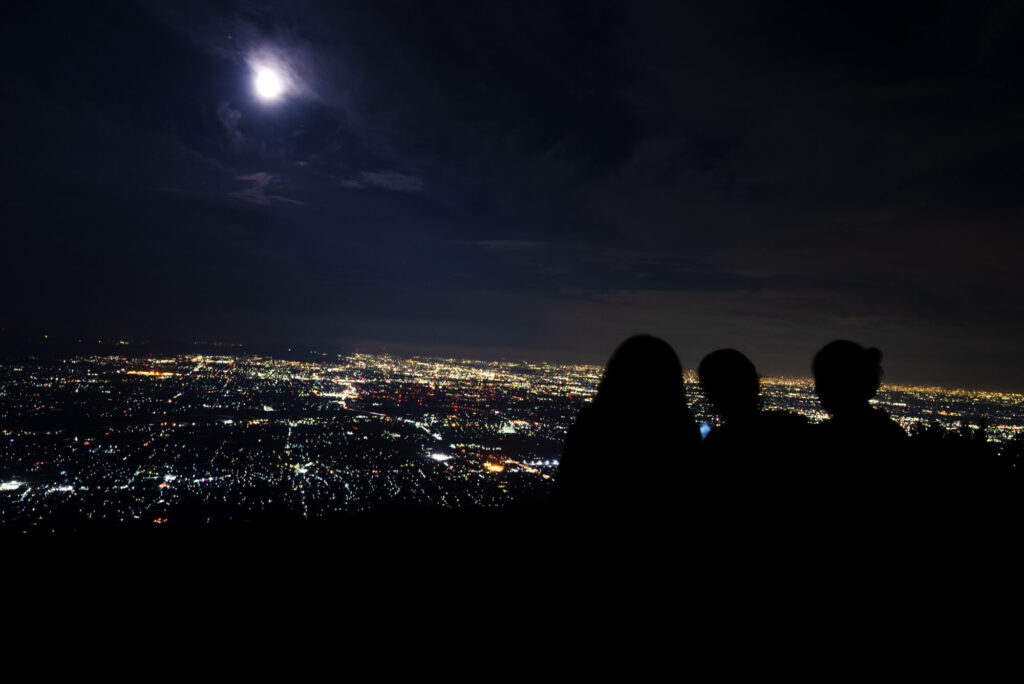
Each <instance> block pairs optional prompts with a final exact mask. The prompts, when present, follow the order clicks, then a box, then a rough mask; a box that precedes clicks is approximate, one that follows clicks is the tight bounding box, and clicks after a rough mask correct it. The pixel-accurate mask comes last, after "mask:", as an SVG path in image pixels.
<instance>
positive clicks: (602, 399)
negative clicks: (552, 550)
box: [554, 335, 700, 511]
mask: <svg viewBox="0 0 1024 684" xmlns="http://www.w3.org/2000/svg"><path fill="white" fill-rule="evenodd" d="M699 443H700V436H699V432H698V430H697V426H696V423H695V422H694V421H693V417H692V416H691V415H690V412H689V409H688V408H687V406H686V391H685V385H684V384H683V377H682V366H681V364H680V363H679V358H678V357H677V356H676V353H675V351H674V350H673V349H672V347H671V346H670V345H669V344H668V343H667V342H665V341H664V340H661V339H658V338H656V337H651V336H649V335H637V336H635V337H631V338H629V339H628V340H626V341H625V342H623V343H622V344H621V345H620V346H619V348H618V349H616V351H615V353H614V354H613V355H612V357H611V359H610V360H609V361H608V365H607V366H606V367H605V372H604V376H603V378H602V380H601V384H600V386H599V387H598V391H597V395H596V396H595V397H594V401H593V403H591V404H590V405H589V406H587V407H585V408H584V409H583V410H581V411H580V413H579V415H578V416H577V419H576V421H575V423H574V424H573V426H572V428H570V430H569V433H568V435H567V436H566V440H565V446H564V450H563V453H562V459H561V462H560V464H559V469H558V473H557V475H556V477H555V487H554V498H555V501H556V503H558V504H559V505H562V506H565V507H569V508H576V509H589V510H608V511H611V510H621V511H628V510H638V509H649V508H659V507H665V506H670V505H672V499H673V498H674V494H673V492H674V489H675V488H677V487H678V486H679V476H680V472H681V470H682V467H683V466H682V460H683V459H684V457H685V456H686V455H687V454H692V453H693V452H694V451H695V450H696V448H697V447H698V446H699Z"/></svg>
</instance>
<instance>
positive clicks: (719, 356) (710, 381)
mask: <svg viewBox="0 0 1024 684" xmlns="http://www.w3.org/2000/svg"><path fill="white" fill-rule="evenodd" d="M697 374H698V376H699V377H700V386H701V388H702V389H703V390H704V394H705V395H706V396H707V398H708V401H710V402H711V405H712V406H713V407H714V409H715V411H716V412H717V413H718V415H720V416H721V417H722V418H723V419H724V420H727V421H728V420H733V419H736V418H741V417H743V416H746V415H750V414H752V413H754V412H755V411H757V407H758V393H759V392H760V383H759V381H758V379H757V371H756V370H755V369H754V364H752V363H751V362H750V359H748V358H747V357H746V356H744V355H743V354H741V353H740V352H738V351H736V350H735V349H719V350H717V351H713V352H711V353H710V354H708V355H707V356H705V357H704V358H703V359H702V360H701V362H700V366H699V367H698V369H697Z"/></svg>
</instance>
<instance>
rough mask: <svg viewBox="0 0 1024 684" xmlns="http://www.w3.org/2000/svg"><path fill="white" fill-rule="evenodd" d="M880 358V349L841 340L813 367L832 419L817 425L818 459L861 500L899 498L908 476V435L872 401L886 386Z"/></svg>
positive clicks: (824, 351) (822, 353) (820, 395)
mask: <svg viewBox="0 0 1024 684" xmlns="http://www.w3.org/2000/svg"><path fill="white" fill-rule="evenodd" d="M881 360H882V352H880V351H879V350H878V349H875V348H870V349H865V348H864V347H862V346H860V345H859V344H857V343H855V342H850V341H849V340H836V341H835V342H830V343H828V344H826V345H825V346H824V347H822V348H821V350H820V351H819V352H818V353H817V354H816V355H815V357H814V363H813V366H812V367H813V371H814V388H815V391H816V392H817V394H818V399H819V400H820V401H821V405H822V407H823V408H824V409H825V410H826V411H827V412H828V413H829V415H830V416H831V417H830V418H829V420H826V421H825V422H823V423H821V424H820V425H818V426H816V432H817V437H818V438H817V440H816V444H817V449H818V452H819V453H818V460H819V462H820V464H821V466H822V467H823V469H824V472H827V473H830V474H831V475H832V476H833V478H834V482H835V484H836V485H837V486H839V487H841V488H842V489H843V490H844V491H846V492H850V493H852V492H858V493H859V494H858V496H860V495H863V496H865V497H868V496H870V495H872V494H878V493H881V492H888V493H894V494H895V493H896V491H895V489H901V488H903V487H905V485H906V482H907V480H908V476H909V468H910V464H909V457H908V454H907V453H906V451H907V450H906V443H907V433H906V432H904V430H903V428H901V427H900V426H899V425H898V424H897V423H896V422H895V421H893V419H892V418H890V417H889V416H888V415H886V413H885V411H883V410H882V409H881V408H876V407H873V406H872V405H871V403H870V401H871V399H872V398H873V397H874V396H875V394H876V393H877V392H878V388H879V385H880V383H881V377H882V367H881ZM894 488H895V489H894ZM903 494H907V492H906V491H905V490H904V492H903Z"/></svg>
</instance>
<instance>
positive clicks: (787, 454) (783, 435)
mask: <svg viewBox="0 0 1024 684" xmlns="http://www.w3.org/2000/svg"><path fill="white" fill-rule="evenodd" d="M698 375H699V377H700V384H701V389H702V390H703V391H704V394H705V396H706V397H707V399H708V402H709V403H710V404H711V407H712V409H713V410H714V412H715V413H716V414H717V415H718V417H719V424H718V425H716V426H715V427H714V428H712V430H711V432H710V433H709V434H708V436H707V437H706V438H705V440H704V445H705V448H706V454H705V457H706V459H707V462H708V468H709V470H710V472H712V473H714V474H715V475H717V476H718V477H720V478H724V479H725V480H726V481H727V485H728V486H729V487H733V488H738V489H743V490H747V489H750V487H754V488H757V489H763V490H765V491H767V490H775V491H778V489H779V486H780V485H782V484H783V483H790V482H792V481H793V478H794V475H795V474H796V472H797V471H798V470H799V469H800V468H801V467H802V463H803V460H804V457H805V453H806V442H807V427H808V423H807V420H806V419H805V418H804V417H803V416H800V415H797V414H794V413H789V412H787V411H766V410H764V409H763V408H762V402H761V387H760V378H759V376H758V374H757V370H756V369H755V368H754V364H753V363H751V361H750V359H748V358H747V357H746V356H745V355H744V354H742V353H741V352H739V351H737V350H735V349H719V350H717V351H714V352H711V353H710V354H708V355H707V356H705V357H704V358H703V359H702V360H701V362H700V366H699V368H698ZM744 483H746V484H748V485H750V487H744V486H743V485H744ZM750 494H751V492H750V491H743V492H741V493H740V495H741V496H748V495H750Z"/></svg>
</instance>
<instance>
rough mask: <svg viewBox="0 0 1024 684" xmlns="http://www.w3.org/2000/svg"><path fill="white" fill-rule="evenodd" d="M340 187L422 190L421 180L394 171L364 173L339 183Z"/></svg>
mask: <svg viewBox="0 0 1024 684" xmlns="http://www.w3.org/2000/svg"><path fill="white" fill-rule="evenodd" d="M340 185H341V187H343V188H349V189H352V190H361V189H365V188H380V189H382V190H393V191H395V192H422V191H423V189H424V187H423V179H422V178H419V177H418V176H411V175H409V174H405V173H397V172H395V171H374V172H370V171H366V172H363V173H360V174H359V175H358V177H357V178H349V179H347V180H343V181H341V183H340Z"/></svg>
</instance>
